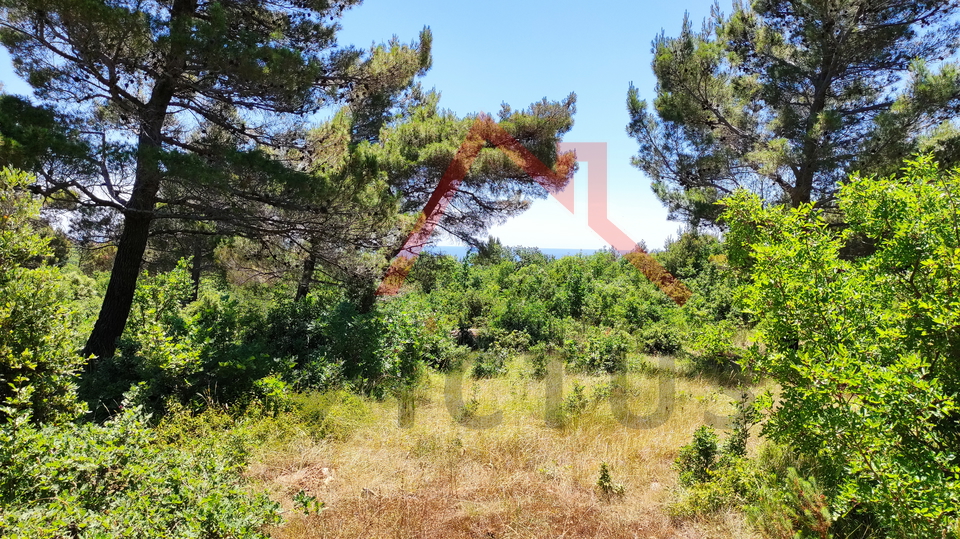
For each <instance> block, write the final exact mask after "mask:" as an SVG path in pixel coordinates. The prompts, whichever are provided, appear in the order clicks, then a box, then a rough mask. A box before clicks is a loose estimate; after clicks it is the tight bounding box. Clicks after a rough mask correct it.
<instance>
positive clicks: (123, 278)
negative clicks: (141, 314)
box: [83, 205, 152, 359]
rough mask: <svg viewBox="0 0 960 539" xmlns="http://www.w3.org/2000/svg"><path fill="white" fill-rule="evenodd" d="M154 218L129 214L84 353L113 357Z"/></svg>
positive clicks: (135, 286) (125, 319)
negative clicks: (98, 314) (101, 303)
mask: <svg viewBox="0 0 960 539" xmlns="http://www.w3.org/2000/svg"><path fill="white" fill-rule="evenodd" d="M151 206H152V205H151ZM151 209H152V207H151ZM151 220H152V217H151V215H150V214H149V213H148V214H139V213H128V214H127V216H126V218H125V219H124V221H123V233H122V234H121V235H120V242H119V243H118V244H117V256H116V258H115V259H114V261H113V270H112V271H111V272H110V283H109V284H108V285H107V293H106V295H104V297H103V305H102V306H101V307H100V316H99V317H98V318H97V323H96V325H94V327H93V332H92V333H91V334H90V338H89V339H88V340H87V345H86V346H85V347H84V349H83V355H84V356H90V355H93V356H96V357H97V358H100V359H102V358H107V357H110V356H112V355H113V353H114V351H115V350H116V348H117V339H119V338H120V335H121V334H123V328H124V326H126V324H127V317H129V316H130V309H131V307H132V306H133V294H134V291H135V290H136V288H137V277H138V276H139V275H140V264H141V262H142V261H143V253H144V251H145V250H146V248H147V236H148V233H149V232H150V222H151Z"/></svg>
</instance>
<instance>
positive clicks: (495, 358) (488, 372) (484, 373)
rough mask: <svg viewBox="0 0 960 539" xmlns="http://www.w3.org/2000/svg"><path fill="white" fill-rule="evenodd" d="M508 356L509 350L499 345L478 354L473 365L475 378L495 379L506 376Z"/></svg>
mask: <svg viewBox="0 0 960 539" xmlns="http://www.w3.org/2000/svg"><path fill="white" fill-rule="evenodd" d="M507 354H508V350H507V349H506V348H501V347H500V346H498V345H494V346H492V347H490V348H489V349H487V350H483V351H482V352H479V353H477V356H476V359H475V360H474V364H473V372H472V374H473V377H474V378H495V377H497V376H501V375H503V374H506V372H507V366H506V363H507Z"/></svg>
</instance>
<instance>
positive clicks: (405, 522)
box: [248, 360, 752, 538]
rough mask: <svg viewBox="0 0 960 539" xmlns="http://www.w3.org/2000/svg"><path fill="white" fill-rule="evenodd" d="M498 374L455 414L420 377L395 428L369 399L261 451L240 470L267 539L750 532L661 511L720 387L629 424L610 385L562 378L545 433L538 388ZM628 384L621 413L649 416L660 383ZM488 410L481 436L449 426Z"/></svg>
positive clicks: (649, 377) (434, 380)
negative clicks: (277, 518)
mask: <svg viewBox="0 0 960 539" xmlns="http://www.w3.org/2000/svg"><path fill="white" fill-rule="evenodd" d="M510 367H511V368H510V369H509V370H508V372H510V373H511V374H509V375H507V376H505V377H501V378H493V379H483V380H473V379H471V378H470V377H468V376H465V377H464V378H463V379H462V380H461V382H462V390H461V396H462V400H463V403H464V404H465V406H462V407H457V406H454V403H452V402H449V401H450V393H451V391H450V390H449V387H448V386H451V384H450V383H449V382H448V380H447V379H446V377H444V376H443V375H441V374H436V373H434V374H431V375H430V376H428V378H427V379H426V380H425V381H424V383H423V384H422V386H421V387H420V388H419V389H418V390H417V392H416V399H415V416H414V418H413V420H412V422H409V423H408V425H409V426H407V427H405V428H401V427H400V426H399V425H400V422H399V421H398V420H399V409H400V406H399V402H398V401H397V400H396V399H386V400H384V401H381V402H370V401H368V402H367V406H368V410H367V412H366V414H367V416H366V417H364V418H355V419H354V420H353V421H352V422H351V423H350V432H349V433H347V434H346V435H344V436H328V437H327V438H324V439H318V438H316V437H314V436H311V435H310V433H309V429H308V428H303V429H300V430H299V431H298V432H299V434H298V435H296V436H293V437H292V438H289V439H286V440H283V441H281V442H277V443H272V444H269V445H268V446H267V447H263V448H261V449H260V450H259V451H258V452H256V454H255V458H254V461H253V463H252V465H251V466H250V469H249V472H248V473H249V475H250V477H251V478H252V479H254V480H255V481H256V482H257V483H259V484H261V485H262V486H264V487H265V488H267V490H268V491H269V492H270V493H271V495H272V496H273V497H274V499H276V500H277V501H280V502H281V503H282V504H283V507H284V509H285V510H286V514H285V516H286V517H287V518H286V522H285V523H284V524H283V525H282V526H279V527H277V528H276V529H274V530H272V535H273V536H274V537H278V538H341V537H344V538H346V537H384V538H386V537H397V538H401V537H444V538H451V537H464V538H467V537H471V538H472V537H483V538H494V537H504V538H507V537H606V538H617V537H658V538H659V537H717V538H719V537H724V538H731V537H732V538H736V537H752V535H751V534H750V532H749V530H748V528H747V526H746V524H745V522H744V519H743V518H742V516H741V515H739V514H737V513H734V512H729V513H720V514H714V515H712V516H710V517H709V518H701V519H699V520H688V521H677V520H674V519H671V518H670V517H669V516H668V515H667V512H666V510H665V506H666V504H668V503H669V502H670V500H671V498H672V496H673V495H674V490H675V488H676V484H677V478H676V472H675V471H674V470H672V469H671V465H672V463H673V461H674V459H675V458H676V456H677V451H678V448H679V447H680V446H681V445H683V444H686V443H688V442H689V441H690V438H691V435H692V434H693V432H694V430H696V428H697V427H699V426H700V425H702V424H704V423H705V422H706V418H707V417H709V416H708V415H707V414H715V415H716V416H725V415H729V414H731V413H732V412H733V406H731V404H730V400H731V397H730V396H729V395H727V394H725V393H724V388H723V387H722V386H720V385H719V384H718V383H716V382H715V381H711V380H710V379H708V378H703V377H701V378H685V377H676V378H674V380H673V382H674V393H675V398H674V401H673V403H672V405H673V406H674V409H673V410H671V411H670V413H669V414H668V417H667V418H666V421H665V422H663V423H662V424H660V425H658V426H655V427H652V428H640V429H634V428H627V427H625V426H623V425H621V424H620V423H619V422H618V421H617V420H616V419H615V417H614V414H613V413H612V411H611V407H610V404H609V397H608V395H609V394H610V388H611V384H612V378H611V377H607V376H585V375H574V374H565V375H564V376H563V379H562V382H563V398H562V399H561V400H562V402H563V403H564V404H563V405H561V408H562V409H563V410H564V412H563V415H562V421H561V422H560V423H561V426H554V427H551V426H549V425H548V423H547V421H546V419H545V418H546V405H545V401H546V386H547V384H546V383H545V382H544V381H538V380H534V379H532V378H530V377H528V376H524V375H523V374H520V373H522V372H523V371H524V368H523V365H521V364H520V361H519V360H516V361H515V362H514V364H513V365H511V366H510ZM453 379H454V380H456V378H455V377H454V378H453ZM627 379H628V382H629V384H628V385H629V387H630V390H628V391H626V392H625V394H626V395H628V397H627V404H628V406H629V408H630V409H631V410H633V413H635V414H650V413H653V412H654V411H655V408H656V403H657V391H658V388H659V387H658V386H659V385H660V380H661V378H659V377H658V375H656V374H632V375H629V376H628V377H627ZM577 387H579V388H580V389H575V388H577ZM728 393H729V392H728ZM571 395H579V397H571ZM317 398H324V397H322V396H318V397H317ZM567 403H572V404H571V405H570V406H569V407H568V406H567ZM498 410H499V411H500V412H501V413H502V421H501V422H500V423H499V424H497V425H496V426H491V427H489V428H484V429H480V428H470V427H467V426H464V425H463V424H461V423H458V422H457V421H456V418H459V419H460V420H461V422H463V421H472V420H476V419H477V418H482V417H484V416H488V415H489V414H493V413H495V412H496V411H498ZM661 412H662V411H661ZM601 463H606V464H607V465H608V467H609V473H610V476H611V477H610V479H611V480H612V481H613V482H614V483H616V484H618V485H622V486H623V495H622V496H609V495H605V493H604V492H602V491H601V489H600V488H599V487H598V486H597V481H598V478H599V474H600V467H601ZM300 491H303V492H304V493H306V494H308V495H310V496H315V497H316V498H317V500H319V501H322V502H323V503H324V507H325V509H324V510H322V511H321V512H319V513H311V514H304V513H303V512H302V511H297V509H296V508H295V506H294V503H293V498H294V496H296V494H297V493H299V492H300Z"/></svg>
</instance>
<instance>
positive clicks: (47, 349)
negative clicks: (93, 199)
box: [0, 169, 83, 422]
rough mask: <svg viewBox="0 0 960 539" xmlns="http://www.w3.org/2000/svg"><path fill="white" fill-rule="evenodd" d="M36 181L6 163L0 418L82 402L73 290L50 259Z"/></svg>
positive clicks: (56, 412)
mask: <svg viewBox="0 0 960 539" xmlns="http://www.w3.org/2000/svg"><path fill="white" fill-rule="evenodd" d="M29 182H30V178H29V177H28V176H27V175H25V174H23V173H19V172H16V171H13V170H10V169H3V170H2V171H0V422H2V421H4V420H5V419H6V418H7V417H9V416H10V415H12V414H15V413H17V412H23V411H28V412H30V413H31V414H32V417H33V419H34V420H36V421H39V422H44V421H61V420H64V419H71V418H73V417H75V416H76V415H77V414H79V413H80V412H82V410H83V407H82V405H81V403H80V402H79V401H78V400H77V398H76V391H75V389H76V374H77V372H78V371H79V369H80V367H81V365H82V363H83V361H82V358H81V357H79V355H78V354H77V353H76V350H75V349H74V346H75V343H76V338H77V335H76V334H75V333H74V328H75V327H76V326H77V324H78V322H79V320H78V317H77V315H76V313H75V312H74V311H73V310H71V308H70V304H71V302H72V300H73V294H74V292H73V291H72V290H71V289H70V286H69V282H68V279H67V278H66V277H65V276H64V274H63V272H62V270H60V269H59V268H56V267H51V266H47V265H45V264H43V261H44V260H45V259H46V258H47V257H49V256H51V255H52V251H51V249H50V248H49V246H48V241H47V240H46V239H44V238H42V237H41V236H40V235H39V234H38V233H37V232H36V229H35V224H36V221H37V219H38V217H39V212H40V203H39V201H37V200H34V198H33V197H32V196H31V195H30V194H29V193H28V192H27V191H26V188H27V186H28V185H29ZM28 266H30V267H28ZM76 284H82V283H76Z"/></svg>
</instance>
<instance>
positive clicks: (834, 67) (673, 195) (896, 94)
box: [627, 0, 960, 223]
mask: <svg viewBox="0 0 960 539" xmlns="http://www.w3.org/2000/svg"><path fill="white" fill-rule="evenodd" d="M957 13H958V6H957V4H955V3H952V2H941V1H935V0H931V1H919V2H906V3H895V4H890V3H885V2H861V1H854V0H837V1H832V2H819V3H808V2H799V1H786V2H753V3H748V2H735V3H734V6H733V10H732V12H731V13H730V14H729V15H724V14H723V13H721V12H720V8H719V5H718V6H717V7H715V8H714V9H713V10H712V13H711V16H710V17H709V18H708V19H707V20H705V21H704V24H703V27H702V30H700V31H697V30H696V29H695V28H694V25H693V24H691V21H690V20H689V18H685V19H684V21H683V24H682V27H681V29H680V33H679V35H678V36H676V37H667V36H666V35H665V34H662V33H661V34H660V35H659V36H657V37H656V38H655V39H654V41H653V56H654V59H653V73H654V75H655V76H656V78H657V89H656V94H657V95H656V98H655V99H654V100H653V103H652V107H650V108H648V105H647V103H646V102H644V101H642V100H641V99H640V97H639V93H638V91H637V89H636V88H635V87H633V86H632V85H631V87H630V89H629V93H628V97H627V104H628V108H629V113H630V124H629V126H628V128H627V129H628V132H629V133H630V134H631V135H632V136H633V137H634V138H636V140H637V143H638V144H639V152H638V154H637V156H636V157H635V158H634V165H635V166H637V167H638V168H640V169H642V170H643V171H644V172H646V173H647V174H648V175H649V176H650V177H651V178H652V179H653V181H654V186H653V187H654V191H655V192H656V194H657V196H658V197H659V198H660V199H661V200H662V201H663V202H664V204H666V205H667V207H668V209H669V211H670V214H671V216H672V217H673V218H681V219H685V220H687V221H689V222H692V223H699V222H702V221H707V222H715V221H716V219H717V218H718V217H719V213H720V211H721V210H720V208H719V207H718V206H716V205H715V204H713V202H715V201H716V200H718V199H721V198H723V197H725V196H727V195H729V194H730V193H732V192H733V191H734V190H736V189H737V188H746V189H751V190H753V191H754V192H756V193H757V194H758V195H760V196H762V197H763V198H764V199H765V200H767V201H769V202H774V203H789V204H791V205H792V206H797V205H799V204H803V203H807V202H819V203H823V204H829V203H831V201H832V199H833V197H834V195H835V194H836V191H837V189H838V188H839V187H840V185H841V184H843V183H844V180H845V179H846V176H847V175H848V174H849V173H851V172H854V171H857V170H862V171H869V172H881V173H891V172H894V171H895V170H896V168H897V167H898V166H899V163H900V162H901V160H902V159H904V158H906V157H907V156H909V155H910V153H911V152H913V151H916V150H917V149H919V148H920V147H921V146H925V145H927V144H928V143H927V141H931V142H930V143H929V144H931V145H933V146H935V147H937V148H938V150H940V152H941V156H943V157H949V158H950V159H952V160H956V159H957V158H958V155H957V154H956V153H953V154H952V155H949V151H950V150H949V149H953V150H955V149H956V131H955V130H951V129H944V128H947V127H949V126H950V124H951V123H952V120H950V118H951V117H952V114H953V113H952V112H949V111H953V110H955V107H956V106H957V104H958V96H960V92H958V84H960V83H958V81H960V79H958V77H957V64H956V63H955V60H956V52H957V49H956V45H955V43H954V40H953V36H955V35H956V33H957V30H958V25H957V21H956V15H957ZM945 60H946V61H945ZM934 66H936V68H935V67H934ZM938 126H940V127H939V129H938ZM932 140H936V142H935V143H934V142H932ZM944 150H946V151H944ZM953 162H956V161H953Z"/></svg>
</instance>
